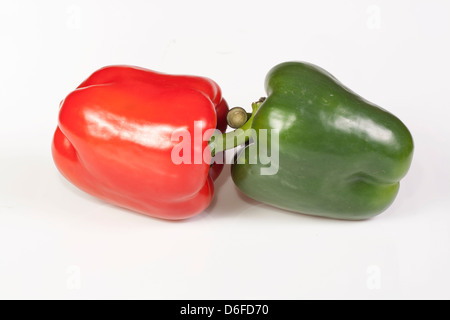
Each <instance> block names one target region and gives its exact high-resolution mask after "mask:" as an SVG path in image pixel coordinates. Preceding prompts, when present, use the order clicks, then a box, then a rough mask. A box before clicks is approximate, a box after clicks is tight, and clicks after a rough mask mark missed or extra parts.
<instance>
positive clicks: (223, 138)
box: [209, 98, 265, 157]
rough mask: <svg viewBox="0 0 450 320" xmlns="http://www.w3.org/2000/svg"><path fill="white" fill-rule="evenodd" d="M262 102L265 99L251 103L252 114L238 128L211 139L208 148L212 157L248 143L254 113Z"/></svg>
mask: <svg viewBox="0 0 450 320" xmlns="http://www.w3.org/2000/svg"><path fill="white" fill-rule="evenodd" d="M264 100H265V98H261V99H260V100H259V101H257V102H254V103H252V113H251V114H249V119H248V120H247V122H245V124H244V125H242V126H241V127H240V128H238V129H236V130H234V131H231V132H228V133H223V134H221V135H219V136H213V137H212V139H211V141H210V142H209V146H210V148H211V154H212V156H213V157H214V155H215V154H216V153H219V152H222V151H225V150H229V149H234V148H236V147H238V146H240V145H243V144H245V143H246V142H248V140H249V139H250V136H251V135H250V134H249V130H250V129H251V128H252V123H253V119H254V117H255V114H256V112H257V111H258V109H259V108H260V107H261V105H262V104H263V102H264ZM220 142H221V143H220Z"/></svg>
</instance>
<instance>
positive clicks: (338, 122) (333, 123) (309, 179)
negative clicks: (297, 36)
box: [232, 62, 414, 220]
mask: <svg viewBox="0 0 450 320" xmlns="http://www.w3.org/2000/svg"><path fill="white" fill-rule="evenodd" d="M265 85H266V91H267V94H268V98H267V100H266V101H265V102H264V103H263V104H262V105H261V107H260V108H259V110H258V111H257V113H256V115H255V118H254V120H253V124H252V128H253V129H256V131H257V132H258V129H278V130H279V131H278V132H279V170H278V172H277V173H276V174H275V175H261V174H260V169H261V168H262V167H269V165H266V166H264V165H262V164H260V161H259V159H249V152H248V147H247V148H244V149H243V150H241V152H240V153H238V155H237V157H236V159H235V161H236V160H239V161H241V162H243V163H244V164H236V163H235V164H233V165H232V177H233V180H234V182H235V184H236V185H237V187H238V188H239V189H240V190H241V191H242V192H243V193H244V194H246V195H248V196H250V197H251V198H254V199H256V200H258V201H261V202H264V203H267V204H270V205H273V206H276V207H279V208H282V209H287V210H290V211H295V212H300V213H304V214H309V215H316V216H323V217H329V218H336V219H345V220H361V219H367V218H371V217H373V216H375V215H377V214H379V213H381V212H383V211H384V210H386V209H387V208H388V207H389V206H390V205H391V203H392V202H393V201H394V199H395V197H396V195H397V193H398V190H399V181H400V179H402V178H403V177H404V176H405V174H406V173H407V171H408V169H409V167H410V164H411V160H412V154H413V149H414V146H413V140H412V137H411V134H410V132H409V131H408V129H407V128H406V126H405V125H404V124H403V123H402V122H401V121H400V120H399V119H398V118H396V117H395V116H394V115H392V114H390V113H389V112H387V111H386V110H383V109H381V108H380V107H378V106H376V105H374V104H372V103H370V102H368V101H366V100H364V99H363V98H361V97H360V96H358V95H356V94H355V93H353V92H351V91H350V90H349V89H347V88H346V87H344V86H343V85H342V84H341V83H339V82H338V81H337V80H336V79H335V78H334V77H333V76H332V75H330V74H329V73H327V72H326V71H325V70H323V69H321V68H319V67H317V66H314V65H311V64H307V63H300V62H287V63H283V64H280V65H278V66H276V67H274V68H273V69H272V70H271V71H270V72H269V74H268V75H267V78H266V83H265ZM257 136H258V137H259V133H258V134H257ZM268 136H269V139H268V141H269V142H270V130H269V134H268ZM256 141H258V140H256ZM260 149H261V150H260V151H262V152H267V150H265V149H264V147H262V148H261V147H260ZM267 149H269V150H270V143H269V144H268V147H267ZM269 154H270V152H269ZM251 161H253V163H255V162H256V163H257V164H250V162H251Z"/></svg>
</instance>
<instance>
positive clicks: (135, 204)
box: [52, 66, 228, 220]
mask: <svg viewBox="0 0 450 320" xmlns="http://www.w3.org/2000/svg"><path fill="white" fill-rule="evenodd" d="M227 111H228V105H227V103H226V101H225V100H224V99H223V98H222V96H221V91H220V88H219V86H218V85H217V84H216V83H215V82H214V81H212V80H210V79H207V78H202V77H195V76H175V75H165V74H161V73H157V72H153V71H150V70H146V69H142V68H137V67H130V66H110V67H105V68H102V69H100V70H98V71H96V72H95V73H94V74H92V75H91V76H90V77H89V78H88V79H87V80H85V81H84V82H83V83H82V84H81V85H80V86H79V87H78V88H77V89H76V90H75V91H73V92H71V93H70V94H69V95H68V96H67V97H66V98H65V99H64V100H63V101H62V102H61V109H60V113H59V121H58V127H57V129H56V132H55V135H54V138H53V143H52V154H53V159H54V162H55V164H56V166H57V168H58V169H59V171H60V172H61V173H62V175H63V176H64V177H65V178H67V180H69V181H70V182H71V183H73V184H74V185H75V186H77V187H78V188H79V189H81V190H83V191H85V192H87V193H89V194H91V195H93V196H95V197H97V198H100V199H102V200H104V201H106V202H109V203H112V204H115V205H117V206H120V207H124V208H127V209H131V210H133V211H137V212H140V213H143V214H146V215H149V216H153V217H158V218H163V219H170V220H179V219H186V218H189V217H192V216H195V215H197V214H198V213H200V212H202V211H204V210H205V209H206V208H207V207H208V205H209V204H210V202H211V201H212V198H213V193H214V184H213V180H214V179H215V178H217V177H218V176H219V174H220V172H221V170H222V167H223V166H221V165H214V166H212V167H211V168H210V161H208V159H205V160H203V161H202V163H201V164H193V163H192V164H184V163H183V164H179V165H176V164H174V163H173V162H172V160H171V151H172V149H173V146H174V145H175V144H177V143H178V142H176V141H171V134H172V132H173V131H174V130H178V129H181V128H186V129H187V130H188V131H189V132H190V134H191V136H192V137H193V136H194V121H202V122H203V123H204V125H203V127H202V129H201V132H202V134H203V133H204V132H205V130H207V129H214V128H216V127H217V128H218V129H219V130H221V131H224V130H225V129H226V114H227ZM194 147H195V146H194V144H192V146H191V155H192V159H194ZM205 148H208V149H209V146H208V142H207V141H204V142H202V150H205ZM197 150H198V148H197Z"/></svg>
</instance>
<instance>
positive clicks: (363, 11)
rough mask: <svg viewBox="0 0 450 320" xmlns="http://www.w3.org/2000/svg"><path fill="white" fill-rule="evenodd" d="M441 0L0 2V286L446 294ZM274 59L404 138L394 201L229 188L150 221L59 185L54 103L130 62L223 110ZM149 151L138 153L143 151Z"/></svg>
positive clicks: (73, 294) (258, 89)
mask: <svg viewBox="0 0 450 320" xmlns="http://www.w3.org/2000/svg"><path fill="white" fill-rule="evenodd" d="M449 40H450V2H449V1H445V0H442V1H436V0H434V1H410V0H408V1H376V0H372V1H361V0H358V1H332V0H329V1H281V0H278V1H242V0H241V1H193V0H190V1H177V2H175V1H172V2H171V1H136V0H127V1H17V0H13V1H6V0H2V1H1V2H0V41H1V50H0V108H1V116H0V134H1V135H0V148H1V150H0V298H64V299H66V298H67V299H71V298H152V299H168V298H185V299H198V298H203V299H209V298H210V299H216V298H223V299H228V298H234V299H241V298H254V299H260V298H267V299H271V298H275V299H277V298H287V299H300V298H327V299H328V298H357V299H366V298H369V299H372V298H373V299H382V298H447V299H448V298H450V289H449V286H450V271H449V270H450V212H449V211H450V210H449V209H450V205H449V204H450V201H449V194H450V170H449V162H450V151H449V148H450V143H449V133H450V129H449V126H448V123H449V116H450V112H449V107H450V106H449V104H450V102H449V101H450V99H449V90H450V86H449V85H450V83H449V73H450V63H449V57H450V44H449ZM287 60H303V61H309V62H312V63H315V64H318V65H320V66H322V67H323V68H325V69H327V70H328V71H330V72H331V73H332V74H334V75H335V76H336V77H337V78H338V79H340V80H341V81H342V82H343V83H344V84H346V85H347V86H348V87H350V88H352V89H353V90H354V91H356V92H358V93H359V94H360V95H362V96H363V97H365V98H367V99H368V100H370V101H373V102H375V103H377V104H379V105H380V106H382V107H384V108H386V109H388V110H390V111H391V112H392V113H394V114H396V115H397V116H398V117H399V118H401V119H402V120H403V121H404V122H405V124H406V125H407V126H408V127H409V129H410V130H411V132H412V134H413V136H414V139H415V144H416V150H415V156H414V160H413V164H412V167H411V170H410V172H409V174H408V175H407V177H406V178H405V179H404V180H403V182H402V186H401V190H400V193H399V195H398V198H397V200H396V202H395V203H394V205H393V206H392V207H391V208H389V209H388V210H387V211H386V212H385V213H384V214H382V215H381V216H379V217H377V218H374V219H372V220H369V221H365V222H344V221H334V220H328V219H321V218H314V217H308V216H302V215H298V214H293V213H289V212H285V211H282V210H278V209H274V208H272V207H269V206H266V205H263V204H260V203H256V202H254V201H252V200H249V199H247V198H245V197H244V196H242V195H240V194H239V193H238V191H237V190H236V189H235V188H234V186H233V183H232V181H231V180H230V179H229V173H228V170H229V168H226V169H228V170H226V171H227V173H226V174H224V175H223V176H222V177H221V178H220V180H219V182H218V183H217V192H216V198H215V201H214V203H213V205H211V207H210V208H209V209H208V210H207V211H206V212H205V213H203V214H201V215H199V216H198V217H196V218H194V219H191V220H189V221H184V222H176V223H173V222H166V221H161V220H157V219H153V218H148V217H145V216H142V215H139V214H135V213H132V212H129V211H127V210H123V209H120V208H116V207H113V206H110V205H108V204H105V203H103V202H100V201H98V200H96V199H94V198H92V197H90V196H88V195H86V194H84V193H83V192H81V191H78V190H77V189H76V188H74V187H73V186H71V185H70V184H69V183H68V182H66V181H65V180H64V179H63V178H62V177H61V176H60V174H59V173H58V171H57V170H56V168H55V167H54V165H53V162H52V159H51V153H50V144H51V139H52V134H53V131H54V129H55V128H56V121H57V114H58V104H59V102H60V101H61V99H63V98H64V97H65V95H67V94H68V93H69V92H70V91H71V90H73V89H74V88H75V87H76V86H77V85H78V84H79V83H80V82H81V81H82V80H83V79H84V78H86V77H87V76H88V75H89V74H91V73H92V72H93V71H94V70H96V69H98V68H100V67H102V66H105V65H110V64H132V65H138V66H141V67H146V68H150V69H154V70H158V71H162V72H167V73H182V74H196V75H202V76H207V77H210V78H212V79H214V80H215V81H217V82H218V83H219V84H220V85H221V87H222V89H223V94H224V96H225V97H226V98H227V100H228V102H229V104H230V105H231V106H236V105H241V106H244V107H246V108H247V109H248V110H249V109H250V108H249V107H250V103H251V102H252V101H255V100H256V99H258V98H259V97H260V96H264V94H265V93H264V88H263V81H264V77H265V74H266V73H267V71H268V70H269V69H270V68H271V67H273V66H274V65H276V64H278V63H280V62H283V61H287ZM149 165H151V164H149Z"/></svg>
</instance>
